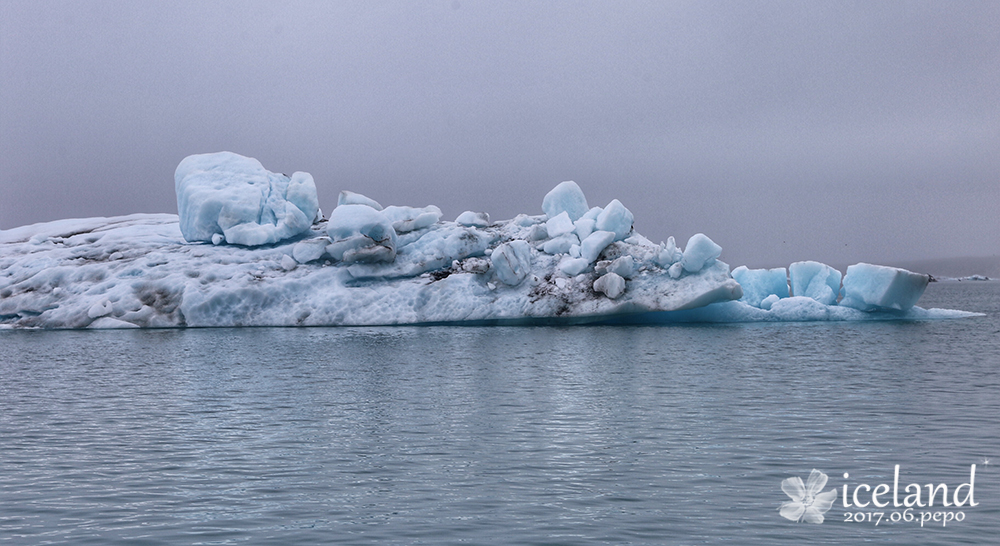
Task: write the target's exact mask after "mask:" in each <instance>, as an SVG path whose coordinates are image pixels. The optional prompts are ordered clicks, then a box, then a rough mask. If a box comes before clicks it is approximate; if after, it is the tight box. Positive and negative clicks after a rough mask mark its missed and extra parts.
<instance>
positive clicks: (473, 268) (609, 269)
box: [0, 154, 972, 328]
mask: <svg viewBox="0 0 1000 546" xmlns="http://www.w3.org/2000/svg"><path fill="white" fill-rule="evenodd" d="M209 155H211V156H212V157H211V158H210V157H208V156H192V157H194V158H195V159H192V158H187V159H185V160H184V161H182V162H181V166H179V167H178V171H177V172H178V173H179V178H176V179H175V180H181V181H187V182H185V183H184V184H176V187H177V188H178V204H179V207H178V210H179V212H180V214H179V215H172V214H133V215H128V216H118V217H112V218H85V219H69V220H59V221H55V222H46V223H41V224H34V225H30V226H22V227H19V228H14V229H10V230H4V231H2V232H0V328H134V327H142V328H173V327H231V326H348V325H397V324H472V325H489V324H538V323H558V324H585V323H593V324H620V323H629V324H644V323H655V324H666V323H671V322H690V321H705V322H746V321H803V320H881V319H893V320H899V319H915V320H923V319H929V318H956V317H960V316H971V315H972V314H970V313H963V312H960V311H945V310H923V309H920V308H919V307H913V306H912V305H913V303H914V302H916V298H919V295H920V294H919V293H920V292H922V290H923V286H926V282H923V284H921V278H923V277H921V276H918V275H916V274H913V273H909V272H905V273H901V272H900V271H901V270H895V269H892V268H884V269H880V268H879V266H868V265H867V264H859V265H858V266H852V267H851V268H849V269H848V275H847V276H846V277H845V278H844V293H845V296H844V301H842V302H841V304H839V305H838V304H836V303H834V304H825V303H822V302H820V301H817V300H816V299H814V298H812V297H802V296H799V297H788V293H787V285H785V290H786V291H785V292H782V291H781V289H780V287H778V288H774V286H777V285H778V284H779V283H778V282H777V275H774V277H775V278H774V279H770V277H767V276H766V275H762V274H752V275H750V276H747V275H748V273H746V272H744V270H746V268H742V269H741V268H738V269H737V270H736V271H734V275H730V271H729V266H728V265H727V264H726V263H724V262H722V261H720V260H719V258H720V256H721V248H720V247H719V246H718V245H716V244H715V243H714V242H712V240H711V239H709V238H708V237H707V236H705V235H703V234H697V235H695V236H693V237H691V239H690V240H689V241H688V244H687V246H686V248H685V249H684V251H683V252H681V250H680V249H679V248H677V246H676V244H675V243H674V241H673V238H670V239H669V240H668V242H667V243H660V244H655V243H653V242H651V241H649V240H648V239H646V238H645V237H643V236H641V235H640V234H638V233H636V232H635V231H634V229H633V228H632V219H631V213H628V214H626V212H627V209H625V208H624V206H620V203H618V204H616V201H612V203H610V204H609V205H608V206H607V207H605V208H604V209H601V208H599V207H594V208H590V209H588V208H587V206H586V198H585V197H584V196H583V192H582V190H580V188H579V186H577V185H576V184H573V183H565V182H564V183H563V184H560V185H559V186H557V187H556V189H554V190H552V191H551V192H549V193H548V194H547V195H546V197H545V202H543V210H544V211H545V214H543V215H528V214H521V215H518V216H516V217H515V218H513V219H511V220H504V221H492V222H491V221H490V220H489V218H488V216H487V215H486V214H485V213H471V212H470V213H463V214H462V215H459V217H458V218H456V221H445V220H442V219H441V212H440V209H438V208H437V207H434V206H427V207H409V206H399V205H396V206H387V207H384V208H383V207H381V205H379V204H378V203H376V202H374V201H373V200H371V199H369V198H367V197H365V196H363V195H361V194H358V193H352V192H343V193H341V194H340V197H339V198H338V206H336V207H335V208H334V209H333V210H332V212H331V213H330V216H329V219H323V218H322V215H321V214H320V213H319V207H318V206H316V207H315V209H313V208H311V203H313V201H314V199H313V198H312V195H313V193H312V192H310V191H309V190H310V188H311V189H312V190H313V191H314V189H315V187H314V185H313V184H312V180H311V178H309V179H307V178H305V177H302V176H299V177H296V175H293V176H292V177H284V176H283V175H274V174H273V173H267V172H266V171H264V170H263V167H260V166H259V163H257V162H256V160H250V159H248V158H242V157H241V156H237V155H235V154H209ZM212 161H214V162H216V163H219V164H220V165H222V166H225V169H223V168H221V167H220V168H218V169H215V168H210V167H211V165H209V164H210V163H211V162H212ZM227 169H228V170H227ZM225 172H228V173H230V174H229V175H227V176H231V177H232V178H233V180H225V179H224V178H225V176H224V175H223V173H225ZM248 172H249V173H255V174H253V176H249V175H248ZM205 173H209V174H205ZM254 177H257V178H254ZM248 179H250V181H248ZM294 180H298V181H300V182H299V185H298V186H295V185H293V184H292V182H293V181H294ZM306 180H308V182H309V183H308V184H307V183H306V182H305V181H306ZM209 181H211V184H209V183H208V182H209ZM265 182H266V183H267V187H268V188H271V189H270V190H269V191H270V192H271V193H270V194H268V195H267V196H265V194H264V191H263V188H264V187H265V186H264V183H265ZM272 182H274V185H273V186H272V185H270V184H271V183H272ZM286 182H287V184H286ZM234 187H242V188H243V191H244V192H245V193H246V194H247V195H249V196H250V197H247V196H246V195H244V196H240V195H237V193H236V192H235V191H234V190H233V189H232V188H234ZM198 188H203V189H198ZM204 188H208V189H204ZM211 188H218V189H219V190H218V192H216V190H214V189H211ZM209 190H211V191H209ZM202 191H204V192H206V193H204V194H202V193H199V192H202ZM182 193H183V194H185V195H186V197H183V198H182V197H181V194H182ZM279 197H280V198H281V199H284V201H285V203H286V206H285V210H286V211H287V210H288V207H294V208H295V209H296V210H298V211H299V213H300V214H301V216H296V218H297V219H291V220H289V219H288V218H286V217H281V218H285V219H284V220H282V219H281V218H279V215H278V214H277V213H276V212H274V211H276V210H278V208H280V207H277V208H275V206H272V205H274V204H275V203H278V202H279V200H278V198H279ZM210 202H211V203H216V204H218V205H219V206H218V207H215V208H213V207H214V205H213V206H209V203H210ZM182 203H183V205H182ZM197 203H201V204H202V205H204V206H196V204H197ZM234 203H241V204H246V203H256V205H254V206H255V207H257V208H254V207H248V208H246V210H245V211H244V210H243V208H241V207H237V206H236V205H235V204H234ZM299 205H303V206H305V209H302V208H299ZM227 207H228V208H227ZM268 207H270V208H268ZM223 209H225V210H226V211H228V212H226V214H222V211H223ZM265 209H267V210H271V211H272V214H273V217H272V216H269V215H267V214H264V212H262V211H264V210H265ZM205 211H208V212H205ZM234 211H242V212H240V213H239V214H243V212H246V216H245V217H244V216H239V214H237V213H236V212H234ZM254 211H257V212H260V214H261V215H260V216H254V214H255V212H254ZM310 214H311V215H310ZM564 214H565V217H562V215H564ZM192 215H193V216H192ZM575 215H578V216H576V218H574V216H575ZM223 217H225V218H229V219H230V220H232V219H234V218H235V219H237V220H240V221H241V222H236V223H233V222H234V221H230V220H226V221H222V223H221V224H220V220H219V219H221V218H223ZM251 217H253V218H256V219H257V220H255V221H253V222H251V221H249V220H248V221H245V222H244V221H242V220H244V219H246V218H251ZM192 218H195V219H196V220H199V221H200V220H205V222H204V223H200V222H199V221H193V220H192ZM302 218H306V220H302ZM556 218H559V219H558V220H556V221H555V222H552V223H551V224H550V221H552V220H553V219H556ZM602 218H603V220H601V219H602ZM208 219H212V222H214V224H213V223H212V222H209V221H208ZM272 219H273V220H274V223H271V220H272ZM258 220H259V221H258ZM202 224H204V226H208V227H207V228H206V230H205V231H206V232H205V234H204V235H206V236H201V237H194V236H189V235H190V232H188V233H185V231H186V230H188V228H189V227H191V226H200V225H202ZM244 224H248V225H246V227H245V228H243V229H242V230H240V229H237V230H235V231H234V230H232V229H231V228H233V227H234V226H240V225H244ZM292 224H294V225H296V226H299V227H296V230H298V229H300V228H301V226H302V225H304V226H305V229H304V230H303V231H295V230H292V229H291V228H290V226H291V225H292ZM601 227H604V228H608V229H600V228H601ZM581 228H582V229H581ZM626 228H627V229H626ZM550 229H551V233H550V232H549V230H550ZM567 229H568V230H569V231H567ZM219 230H221V233H220V232H219ZM292 231H295V233H294V234H292ZM279 233H280V234H281V237H278V234H279ZM247 234H257V235H255V236H254V237H250V238H249V239H248V238H241V237H245V236H246V235H247ZM230 235H233V238H230ZM263 235H267V236H266V237H264V236H263ZM623 235H624V236H625V237H624V238H623V239H622V238H620V237H621V236H623ZM214 236H217V237H214ZM272 236H273V240H272ZM581 236H582V238H581ZM218 237H222V238H223V240H224V242H225V243H229V244H213V243H221V242H223V241H218V240H216V241H213V239H218ZM250 239H252V240H253V241H252V242H255V243H260V244H253V245H251V244H247V243H248V242H251V241H250ZM261 241H271V242H261ZM746 271H752V270H746ZM781 271H783V269H782V270H781ZM738 272H740V273H738ZM734 277H735V278H734ZM765 277H766V278H765ZM741 279H742V282H744V283H745V284H746V287H744V286H741V284H740V282H738V281H739V280H741ZM772 281H773V282H772ZM811 283H812V281H810V284H811ZM772 284H773V285H774V286H772ZM838 288H839V287H838ZM764 292H767V293H766V294H765V293H764ZM773 292H776V293H777V294H775V293H773ZM750 293H753V294H754V295H753V296H752V297H747V295H748V294H750ZM761 294H763V295H761ZM758 296H759V297H760V299H759V300H757V299H756V298H758ZM741 298H744V300H743V301H737V300H740V299H741ZM748 302H749V303H751V304H748ZM862 307H863V308H864V310H862V309H861V308H862Z"/></svg>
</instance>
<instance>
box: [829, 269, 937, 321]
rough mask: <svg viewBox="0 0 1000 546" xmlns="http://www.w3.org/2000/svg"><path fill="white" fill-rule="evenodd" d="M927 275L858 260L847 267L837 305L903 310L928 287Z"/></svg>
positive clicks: (864, 308)
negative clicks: (842, 290) (842, 294)
mask: <svg viewBox="0 0 1000 546" xmlns="http://www.w3.org/2000/svg"><path fill="white" fill-rule="evenodd" d="M929 280H930V277H928V276H927V275H922V274H920V273H913V272H912V271H907V270H905V269H898V268H895V267H886V266H883V265H872V264H866V263H859V264H855V265H852V266H849V267H848V268H847V275H845V276H844V298H843V299H842V300H841V301H840V305H843V306H847V307H853V308H855V309H860V310H861V311H874V310H888V309H892V310H896V311H906V310H907V309H910V308H911V307H913V306H914V305H916V303H917V300H919V299H920V296H921V295H922V294H923V293H924V289H925V288H927V282H928V281H929Z"/></svg>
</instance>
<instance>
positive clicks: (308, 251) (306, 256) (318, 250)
mask: <svg viewBox="0 0 1000 546" xmlns="http://www.w3.org/2000/svg"><path fill="white" fill-rule="evenodd" d="M334 210H336V209H334ZM331 242H332V241H330V239H327V238H326V237H321V238H318V239H306V240H305V241H299V242H297V243H295V246H293V247H292V258H295V261H296V262H298V263H300V264H304V263H308V262H311V261H314V260H318V259H320V258H322V257H323V255H324V254H326V247H327V246H329V245H330V243H331Z"/></svg>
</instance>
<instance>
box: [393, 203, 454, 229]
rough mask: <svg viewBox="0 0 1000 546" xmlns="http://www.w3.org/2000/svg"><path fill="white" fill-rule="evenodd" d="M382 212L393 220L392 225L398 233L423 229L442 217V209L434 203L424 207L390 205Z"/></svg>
mask: <svg viewBox="0 0 1000 546" xmlns="http://www.w3.org/2000/svg"><path fill="white" fill-rule="evenodd" d="M382 214H385V217H386V218H388V219H389V220H390V221H391V222H392V227H393V228H394V229H395V230H396V232H397V233H406V232H409V231H416V230H418V229H423V228H425V227H428V226H431V225H434V224H436V223H437V221H438V220H440V219H441V209H439V208H437V207H435V206H434V205H430V206H427V207H423V208H419V207H397V206H394V205H390V206H388V207H386V208H384V209H382Z"/></svg>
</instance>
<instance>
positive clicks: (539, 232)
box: [528, 224, 549, 241]
mask: <svg viewBox="0 0 1000 546" xmlns="http://www.w3.org/2000/svg"><path fill="white" fill-rule="evenodd" d="M548 238H549V232H548V231H546V230H545V224H535V225H533V226H531V231H529V232H528V240H529V241H544V240H545V239H548Z"/></svg>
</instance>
